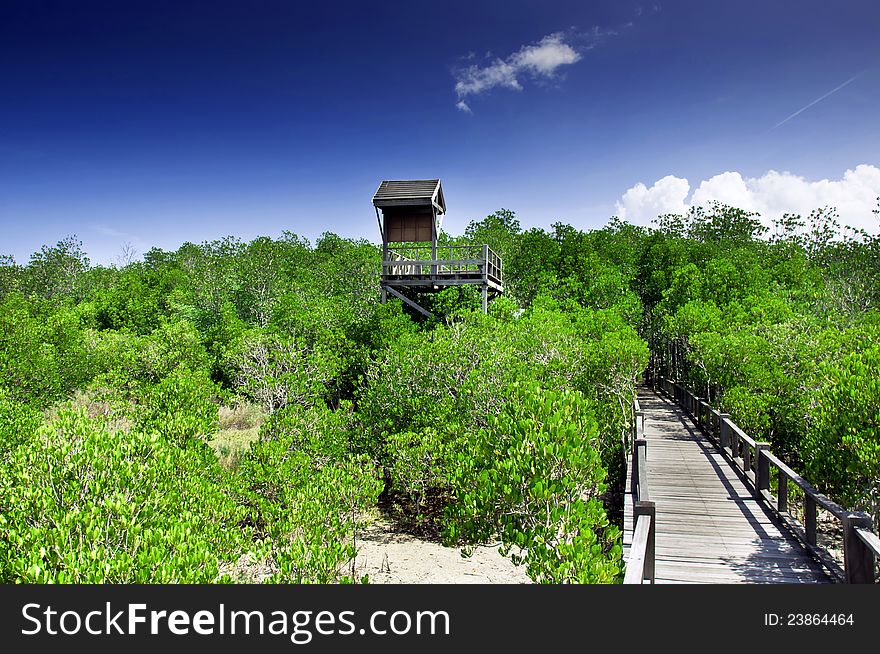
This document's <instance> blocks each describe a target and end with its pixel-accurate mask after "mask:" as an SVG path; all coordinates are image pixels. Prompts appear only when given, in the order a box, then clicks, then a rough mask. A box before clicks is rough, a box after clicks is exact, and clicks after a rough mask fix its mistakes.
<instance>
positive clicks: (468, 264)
mask: <svg viewBox="0 0 880 654" xmlns="http://www.w3.org/2000/svg"><path fill="white" fill-rule="evenodd" d="M411 276H437V277H444V276H467V277H480V278H484V279H486V280H487V281H491V282H494V283H495V284H498V285H499V286H500V285H502V284H503V282H504V265H503V262H502V260H501V257H499V256H498V254H496V253H495V252H494V251H493V250H492V249H491V248H490V247H489V246H487V245H438V246H437V248H436V254H435V250H434V249H433V248H432V247H431V246H430V245H406V244H401V245H396V246H395V247H394V248H393V249H389V250H388V251H387V258H386V259H385V260H384V261H382V277H383V278H387V277H411Z"/></svg>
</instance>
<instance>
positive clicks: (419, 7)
mask: <svg viewBox="0 0 880 654" xmlns="http://www.w3.org/2000/svg"><path fill="white" fill-rule="evenodd" d="M309 5H313V6H309ZM878 29H880V3H878V2H876V0H874V1H867V0H864V1H838V2H833V3H832V2H828V1H827V0H824V1H821V2H816V1H811V0H799V1H797V2H768V1H767V0H764V1H763V2H752V1H744V0H740V1H738V2H729V1H728V2H711V1H706V0H703V1H693V2H684V1H678V2H676V1H673V0H660V1H658V2H652V1H651V0H644V1H642V0H635V1H614V2H611V1H601V2H584V1H583V0H580V1H576V2H534V1H533V2H516V1H512V0H505V1H503V2H495V1H492V2H482V1H479V0H470V1H467V2H458V1H444V2H418V1H409V2H399V3H398V2H393V3H392V2H383V3H364V2H358V3H338V2H333V1H331V0H328V1H326V2H321V3H295V2H280V1H273V2H270V1H259V0H250V1H247V2H244V1H242V2H222V1H216V0H215V1H212V2H183V1H175V2H164V1H159V0H153V1H150V2H143V3H139V2H128V1H126V2H92V1H88V0H79V1H77V2H67V1H57V2H50V1H43V2H40V1H38V0H24V1H18V0H12V1H10V0H3V1H2V2H0V226H2V233H0V254H2V253H8V254H13V255H14V256H15V257H16V259H17V260H19V261H21V262H24V261H26V260H27V258H28V256H29V254H30V253H31V252H33V251H34V250H36V249H38V248H39V246H40V245H42V244H44V243H54V242H55V241H57V240H58V239H59V238H61V237H63V236H65V235H67V234H76V235H78V236H79V237H80V238H81V239H82V240H83V242H84V244H85V249H86V250H87V251H88V252H89V254H90V255H91V256H92V258H93V260H95V261H99V262H103V263H107V262H110V261H112V260H113V259H114V257H115V256H116V255H117V254H118V253H119V249H120V246H121V244H122V243H123V242H130V243H132V244H133V245H134V247H135V248H137V250H138V251H139V252H141V253H143V252H144V251H145V250H146V249H148V248H149V247H151V246H159V247H162V248H175V247H177V246H178V245H179V244H180V243H182V242H183V241H186V240H190V241H195V242H200V241H203V240H210V239H214V238H218V237H221V236H224V235H227V234H233V235H236V236H239V237H242V238H245V239H250V238H253V237H254V236H257V235H270V236H277V235H279V234H280V233H281V231H282V230H291V231H293V232H296V233H299V234H302V235H305V236H307V237H309V238H312V239H314V238H315V237H316V236H317V235H318V234H320V233H321V232H322V231H325V230H332V231H335V232H337V233H339V234H341V235H344V236H355V237H361V236H362V237H366V238H369V239H371V240H377V238H378V233H377V228H376V221H375V215H374V213H373V210H372V207H371V205H370V197H371V195H372V193H373V191H374V190H375V188H376V186H377V185H378V183H379V181H380V180H382V179H406V178H426V177H440V178H442V180H443V184H444V190H445V193H446V197H447V204H448V207H449V212H448V214H447V217H446V219H445V223H444V227H445V228H447V229H448V230H449V231H452V232H460V231H461V230H462V229H463V228H464V226H465V225H466V224H467V222H468V221H469V220H471V219H474V218H480V217H483V216H485V215H486V214H488V213H490V212H492V211H494V210H496V209H498V208H501V207H506V208H509V209H513V210H514V211H516V212H517V215H518V216H519V218H520V220H521V222H522V223H523V224H524V225H526V226H533V225H534V226H547V225H549V224H550V223H552V222H554V221H556V220H563V221H566V222H570V223H571V224H574V225H575V226H578V227H581V228H588V227H594V226H601V225H602V224H604V223H605V222H606V221H607V219H608V218H609V217H610V216H611V215H613V214H615V213H617V212H618V208H619V207H618V206H617V203H618V202H620V201H621V198H622V196H623V195H624V194H625V193H626V191H627V190H628V189H630V188H631V187H633V186H634V185H636V184H638V183H639V182H643V183H645V184H646V185H647V187H648V188H650V187H651V186H652V184H653V183H654V182H655V181H657V180H659V179H661V178H664V177H665V176H668V175H673V176H675V177H676V178H683V179H687V180H690V190H691V191H693V190H694V189H695V188H696V187H697V185H698V184H699V182H700V181H701V180H707V179H710V178H711V177H713V176H715V175H718V174H720V173H724V172H725V171H735V172H736V173H738V174H740V175H741V176H742V177H743V178H755V179H757V178H760V177H761V176H763V175H765V173H767V171H769V170H776V171H790V172H791V173H792V174H794V175H797V176H802V177H803V178H805V180H806V182H815V181H817V180H822V179H826V178H827V179H830V180H839V179H841V177H842V176H843V175H844V171H846V170H852V169H855V167H856V166H858V165H859V164H869V165H870V167H869V168H870V170H868V172H869V173H871V174H873V170H876V169H874V168H873V166H877V165H880V156H878V153H880V66H878V63H880V36H878V34H880V32H878ZM549 35H557V36H556V37H555V38H556V39H557V42H558V43H560V44H564V46H565V47H567V48H570V49H571V51H573V52H575V53H576V58H577V61H575V62H573V63H569V64H565V65H559V66H558V67H555V68H553V69H552V70H550V71H549V72H548V73H547V74H541V71H536V69H534V68H532V69H529V68H524V69H522V70H520V71H519V72H518V73H517V72H516V70H514V72H513V73H512V74H513V75H514V76H515V79H516V80H517V82H518V83H519V86H520V88H519V90H516V89H512V88H509V86H503V85H501V86H496V87H494V88H488V89H485V90H484V91H483V92H480V93H473V94H471V95H468V96H467V97H466V98H465V100H466V102H467V105H468V106H469V107H470V110H471V111H470V112H466V111H462V110H460V109H458V108H457V107H456V103H457V102H458V100H459V97H458V96H457V94H456V91H455V85H456V81H457V80H462V79H465V78H466V76H467V69H468V67H469V66H474V67H476V68H474V69H472V71H476V72H477V73H479V72H480V71H483V70H485V69H487V68H491V67H492V66H493V65H497V64H498V63H499V62H501V64H502V65H504V64H507V65H508V66H509V65H511V64H512V63H513V64H514V65H515V62H516V61H517V59H516V57H517V53H521V52H523V48H526V49H528V48H529V47H530V46H531V47H534V46H535V44H538V43H539V42H541V40H542V39H544V38H545V37H548V36H549ZM526 51H528V50H526ZM508 72H509V71H508ZM545 72H546V71H545ZM855 76H857V77H856V78H855V79H854V80H852V81H850V82H849V83H847V84H846V85H845V86H843V87H842V88H840V89H839V90H837V91H836V92H834V93H832V94H831V95H829V96H828V97H826V98H824V99H822V100H821V101H819V102H817V103H816V104H814V105H812V106H810V107H808V108H807V109H805V110H804V111H803V112H801V113H799V114H798V115H796V116H794V117H793V118H791V119H790V120H787V121H786V122H784V123H783V124H781V125H779V123H780V122H781V121H784V120H785V119H786V118H787V117H789V116H791V115H792V114H794V113H795V112H798V111H799V110H800V109H802V108H804V107H806V106H807V105H809V104H810V103H811V102H813V101H815V100H816V99H818V98H820V97H821V96H823V95H824V94H826V93H828V92H829V91H832V90H833V89H835V88H836V87H838V86H840V85H841V84H844V83H845V82H847V81H848V80H851V78H853V77H855ZM862 170H863V171H864V170H866V169H862ZM878 175H880V171H878ZM816 188H817V189H818V188H819V187H818V186H817V187H816ZM865 188H868V187H865ZM662 190H663V189H660V188H659V187H658V194H661V195H662V193H661V191H662ZM863 191H864V193H863V195H864V194H866V193H869V192H870V191H871V188H868V190H867V191H865V190H864V188H863ZM817 192H818V191H817ZM794 193H795V194H796V192H794ZM822 197H824V196H822ZM661 204H662V202H661ZM664 206H665V205H664ZM629 213H630V215H631V216H635V211H634V210H632V209H631V210H630V212H629Z"/></svg>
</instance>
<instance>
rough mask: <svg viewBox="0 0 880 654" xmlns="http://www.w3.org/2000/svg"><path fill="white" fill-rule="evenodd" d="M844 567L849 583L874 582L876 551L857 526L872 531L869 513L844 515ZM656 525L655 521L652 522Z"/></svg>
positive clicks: (652, 524)
mask: <svg viewBox="0 0 880 654" xmlns="http://www.w3.org/2000/svg"><path fill="white" fill-rule="evenodd" d="M842 522H843V568H844V572H845V574H846V583H848V584H873V583H874V552H873V551H871V549H870V548H869V547H868V545H867V544H866V543H865V542H864V541H863V540H862V539H861V538H859V535H858V534H857V533H856V527H862V528H863V529H867V530H868V531H871V530H872V529H873V525H872V524H871V516H869V515H868V514H867V513H847V514H846V515H845V516H843V519H842ZM651 526H652V527H653V526H654V523H653V522H652V523H651Z"/></svg>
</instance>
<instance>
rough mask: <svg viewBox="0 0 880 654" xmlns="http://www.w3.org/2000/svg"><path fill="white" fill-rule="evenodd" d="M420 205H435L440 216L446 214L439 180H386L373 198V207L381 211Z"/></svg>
mask: <svg viewBox="0 0 880 654" xmlns="http://www.w3.org/2000/svg"><path fill="white" fill-rule="evenodd" d="M419 205H428V206H431V205H434V207H435V208H436V209H437V213H438V214H444V213H446V201H445V200H444V198H443V188H442V187H441V186H440V180H439V179H410V180H385V181H383V182H382V183H381V184H379V188H378V189H377V190H376V194H375V195H374V196H373V206H376V207H379V208H380V209H381V208H384V207H407V206H419Z"/></svg>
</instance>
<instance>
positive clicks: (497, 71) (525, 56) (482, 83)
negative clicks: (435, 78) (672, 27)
mask: <svg viewBox="0 0 880 654" xmlns="http://www.w3.org/2000/svg"><path fill="white" fill-rule="evenodd" d="M593 34H594V35H595V37H596V38H598V37H599V36H603V35H605V34H607V33H601V32H594V33H593ZM573 40H576V39H572V38H571V37H569V36H566V35H565V34H564V33H562V32H556V33H554V34H548V35H547V36H545V37H544V38H543V39H541V40H540V41H538V42H537V43H532V44H530V45H524V46H523V47H521V48H520V49H519V50H518V51H517V52H514V53H513V54H511V55H510V56H508V57H506V58H504V59H502V58H499V57H496V58H494V59H492V60H491V61H490V62H489V63H487V64H485V65H480V64H470V65H468V66H463V67H459V68H457V69H455V70H454V71H453V75H454V77H455V93H456V95H457V96H458V102H456V105H455V106H456V107H457V108H458V109H459V110H461V111H464V112H466V113H471V108H470V106H469V105H468V103H467V102H466V100H465V99H466V98H468V97H470V96H476V95H479V94H481V93H485V92H486V91H489V90H491V89H495V88H506V89H512V90H514V91H522V89H523V83H522V81H521V80H523V79H525V78H531V79H541V78H543V79H552V78H554V77H556V75H557V71H558V70H559V69H560V68H561V67H562V66H570V65H571V64H574V63H577V62H578V61H580V59H581V53H580V52H579V49H581V48H578V47H576V44H574V43H572V42H570V41H573ZM594 40H595V39H594ZM590 47H594V43H590V44H587V47H586V48H585V49H589V48H590ZM474 58H475V57H474V55H473V54H471V55H468V57H467V58H466V59H467V60H469V61H472V60H473V59H474Z"/></svg>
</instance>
